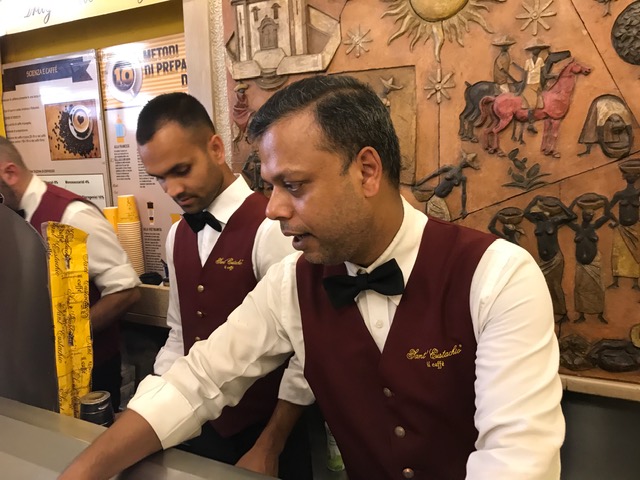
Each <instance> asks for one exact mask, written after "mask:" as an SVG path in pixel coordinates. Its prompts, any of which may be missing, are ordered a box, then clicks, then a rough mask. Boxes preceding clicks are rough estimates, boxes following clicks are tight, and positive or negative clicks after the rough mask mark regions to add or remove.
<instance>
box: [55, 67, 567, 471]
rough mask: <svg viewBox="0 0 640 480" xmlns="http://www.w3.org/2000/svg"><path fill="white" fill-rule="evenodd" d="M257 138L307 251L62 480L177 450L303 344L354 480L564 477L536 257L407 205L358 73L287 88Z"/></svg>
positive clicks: (556, 384) (377, 105)
mask: <svg viewBox="0 0 640 480" xmlns="http://www.w3.org/2000/svg"><path fill="white" fill-rule="evenodd" d="M249 137H250V138H251V139H252V140H253V141H254V142H255V143H256V144H257V148H258V153H259V155H260V160H261V173H262V176H263V178H264V180H265V182H268V183H269V184H271V185H272V186H273V190H272V192H271V196H270V198H269V204H268V206H267V215H268V216H269V218H272V219H276V220H278V221H279V222H280V227H281V229H282V231H283V232H284V233H285V234H286V235H287V236H290V237H291V238H292V240H293V246H294V248H295V249H296V250H299V251H300V252H301V253H300V254H298V255H290V256H288V257H286V258H285V259H284V260H283V261H282V262H280V263H278V264H277V265H274V266H273V267H271V269H270V270H269V272H268V273H267V275H266V276H265V278H264V279H263V280H262V281H261V282H259V283H258V285H257V286H256V288H255V289H254V290H253V292H251V293H250V294H249V295H248V296H247V298H246V299H245V300H244V302H243V303H242V304H241V305H240V306H239V307H238V308H237V309H236V310H235V311H234V312H233V313H232V314H231V315H230V316H229V319H228V320H227V322H226V323H224V324H223V325H222V326H221V327H219V328H218V329H217V330H216V331H215V332H214V333H213V334H212V335H211V336H210V337H209V339H208V340H206V341H203V342H198V343H197V344H196V345H194V347H193V348H192V349H191V351H190V352H189V355H188V356H187V357H185V358H184V359H180V360H178V361H176V362H175V364H174V365H173V367H172V368H171V369H170V370H169V371H168V372H167V373H165V374H164V375H163V376H162V377H147V378H146V379H145V380H143V382H142V383H141V384H140V387H139V389H138V391H137V393H136V396H135V397H134V399H133V400H132V401H131V402H130V403H129V407H130V410H128V411H127V412H125V413H124V414H123V416H122V418H121V419H120V420H118V421H117V422H116V423H115V424H114V425H113V426H112V427H111V428H109V429H108V430H107V431H106V432H105V433H104V434H103V435H102V436H101V437H99V438H98V439H97V440H96V442H95V443H94V444H93V445H91V446H90V447H89V448H87V449H86V450H85V451H84V452H83V453H82V454H81V455H80V457H78V459H77V460H76V461H75V462H74V463H73V464H72V465H71V466H70V467H69V468H68V470H67V471H66V472H65V473H64V474H63V475H62V477H61V478H63V479H64V480H68V479H83V478H92V479H103V478H105V479H106V478H109V477H110V476H111V475H113V474H115V473H116V472H118V471H120V470H121V469H123V468H125V467H127V466H128V465H130V464H132V463H134V462H136V461H138V460H140V459H141V458H143V457H144V456H146V455H148V454H150V453H152V452H153V451H155V450H158V449H160V448H162V447H164V448H167V447H169V446H171V445H174V444H176V443H177V442H180V441H181V440H182V439H184V438H185V437H186V436H188V435H189V434H191V432H193V431H194V430H197V429H198V428H199V425H200V424H201V423H202V422H203V421H204V419H206V418H212V417H213V418H215V417H216V416H217V415H219V413H220V411H221V410H222V409H223V408H224V406H225V405H228V404H234V403H235V402H237V401H238V399H239V398H240V397H241V396H242V393H243V392H244V390H246V388H247V387H248V385H250V384H251V382H252V381H254V380H255V379H256V378H259V377H261V376H263V375H265V374H266V373H267V372H269V371H271V370H273V369H275V368H277V367H278V366H279V365H280V364H282V363H283V362H284V361H286V359H287V358H288V356H289V355H290V353H291V352H292V351H294V352H295V353H296V355H297V357H298V359H299V362H300V365H303V366H304V371H305V377H306V378H307V380H308V382H309V385H310V386H311V388H312V390H313V393H314V395H315V396H316V398H317V401H318V404H319V406H320V408H321V410H322V413H323V414H324V416H325V419H326V420H327V422H328V424H329V427H330V429H331V432H332V433H333V435H334V436H335V438H336V440H337V443H338V445H339V446H340V451H341V453H342V457H343V460H344V463H345V467H346V470H347V474H348V476H349V478H350V479H351V480H371V479H389V478H398V479H400V478H413V479H415V480H427V479H429V480H431V479H439V480H463V479H466V480H481V479H488V478H491V479H519V480H520V479H526V480H558V479H559V478H560V452H559V450H560V445H561V444H562V440H563V437H564V421H563V418H562V411H561V409H560V399H561V396H562V387H561V384H560V379H559V376H558V363H559V362H558V359H559V354H558V343H557V340H556V337H555V333H554V324H553V312H552V308H551V300H550V298H549V292H548V289H547V286H546V284H545V281H544V278H543V276H542V273H541V272H540V269H539V268H538V266H537V265H536V263H535V261H534V260H533V258H532V257H531V255H529V253H527V252H526V251H525V250H523V249H522V248H520V247H518V246H517V245H513V244H511V243H509V242H507V241H505V240H503V239H495V237H493V236H491V235H488V234H486V233H482V232H478V231H474V230H471V229H468V228H464V227H462V226H459V225H454V224H450V223H446V222H443V221H440V220H437V219H434V218H429V217H427V216H426V215H424V214H423V213H421V212H419V211H418V210H416V209H414V208H413V207H411V206H410V205H409V204H408V203H407V202H406V201H404V200H403V199H402V197H401V195H400V189H399V183H400V165H401V162H400V158H401V157H400V148H399V142H398V137H397V135H396V133H395V131H394V129H393V125H392V123H391V118H390V116H389V112H388V109H387V108H386V107H385V106H384V105H383V103H382V102H381V101H380V99H379V98H378V96H377V95H376V93H375V92H374V91H373V90H372V89H371V88H370V87H368V86H366V85H364V84H362V83H360V82H359V81H357V80H356V79H353V78H351V77H343V76H315V77H309V78H305V79H303V80H300V81H298V82H295V83H293V84H291V85H289V86H288V87H286V88H284V89H282V90H280V91H278V92H276V93H275V94H274V95H273V96H272V97H271V98H270V99H269V100H267V102H266V103H265V104H264V105H263V106H262V108H260V110H258V112H257V113H256V115H255V117H254V119H253V120H252V122H251V124H250V126H249ZM169 411H170V412H171V413H172V415H171V416H170V417H168V416H167V412H169ZM281 433H283V434H284V433H286V432H281ZM274 438H277V435H272V436H271V439H274Z"/></svg>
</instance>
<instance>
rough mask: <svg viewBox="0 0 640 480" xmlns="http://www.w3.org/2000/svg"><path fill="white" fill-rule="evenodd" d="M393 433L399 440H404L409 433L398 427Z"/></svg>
mask: <svg viewBox="0 0 640 480" xmlns="http://www.w3.org/2000/svg"><path fill="white" fill-rule="evenodd" d="M393 433H395V434H396V437H398V438H404V436H405V435H406V433H407V432H405V431H404V428H402V427H400V426H398V427H396V428H394V429H393Z"/></svg>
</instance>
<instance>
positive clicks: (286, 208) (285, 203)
mask: <svg viewBox="0 0 640 480" xmlns="http://www.w3.org/2000/svg"><path fill="white" fill-rule="evenodd" d="M266 214H267V217H268V218H270V219H271V220H282V219H287V218H290V217H291V203H290V202H289V200H288V196H287V194H286V192H285V191H283V190H282V189H281V188H280V187H275V186H274V187H273V190H272V191H271V196H270V197H269V203H268V204H267V210H266Z"/></svg>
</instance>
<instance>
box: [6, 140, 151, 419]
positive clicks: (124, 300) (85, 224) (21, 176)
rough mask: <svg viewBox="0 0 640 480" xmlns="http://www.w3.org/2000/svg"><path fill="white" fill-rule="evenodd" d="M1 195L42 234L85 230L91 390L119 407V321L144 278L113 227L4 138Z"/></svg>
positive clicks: (94, 209) (120, 379)
mask: <svg viewBox="0 0 640 480" xmlns="http://www.w3.org/2000/svg"><path fill="white" fill-rule="evenodd" d="M0 193H2V195H3V196H4V199H5V203H6V204H7V205H8V206H9V207H10V208H12V209H14V210H16V211H17V212H19V213H20V214H21V215H22V216H24V218H25V220H27V221H28V222H30V223H31V224H32V225H33V227H34V228H35V229H36V230H37V231H38V232H39V233H40V234H42V232H41V225H42V223H44V222H49V221H53V222H60V223H64V224H67V225H71V226H73V227H76V228H79V229H80V230H83V231H84V232H86V233H87V234H88V235H89V236H88V237H87V253H88V255H89V280H90V284H89V297H90V298H89V300H90V303H91V312H90V316H91V328H92V336H93V371H92V373H91V389H92V390H106V391H108V392H109V393H110V394H111V403H112V405H113V408H114V410H115V411H118V409H119V407H120V386H121V383H122V376H121V373H120V368H121V366H120V363H121V357H120V319H121V318H122V316H123V315H124V313H125V312H126V311H127V310H128V309H129V307H131V306H132V305H133V304H134V303H135V302H136V301H137V300H138V298H139V297H140V292H139V291H138V289H137V286H138V285H139V284H140V280H139V279H138V276H137V275H136V272H135V271H134V270H133V267H132V266H131V264H130V263H129V260H128V259H127V254H126V253H125V252H124V250H123V249H122V247H121V246H120V243H119V242H118V238H117V237H116V235H115V232H114V231H113V227H112V226H111V224H110V223H109V222H108V221H107V219H106V218H105V217H104V215H102V212H100V210H99V209H98V207H96V206H95V205H93V204H92V203H90V202H88V201H87V200H85V199H84V198H83V197H81V196H79V195H76V194H75V193H72V192H70V191H68V190H65V189H63V188H60V187H57V186H55V185H51V184H47V183H45V182H44V181H42V180H41V179H40V178H38V176H37V175H34V174H33V173H32V172H31V171H29V169H28V168H27V166H26V165H25V163H24V161H23V159H22V157H21V155H20V153H19V152H18V150H17V149H16V148H15V146H14V145H13V144H12V143H11V142H10V141H9V140H7V139H6V138H4V137H0Z"/></svg>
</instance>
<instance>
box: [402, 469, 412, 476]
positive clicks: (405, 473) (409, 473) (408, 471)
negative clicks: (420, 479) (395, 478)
mask: <svg viewBox="0 0 640 480" xmlns="http://www.w3.org/2000/svg"><path fill="white" fill-rule="evenodd" d="M414 475H415V472H414V471H413V468H405V469H404V470H402V476H403V477H404V478H413V476H414Z"/></svg>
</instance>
